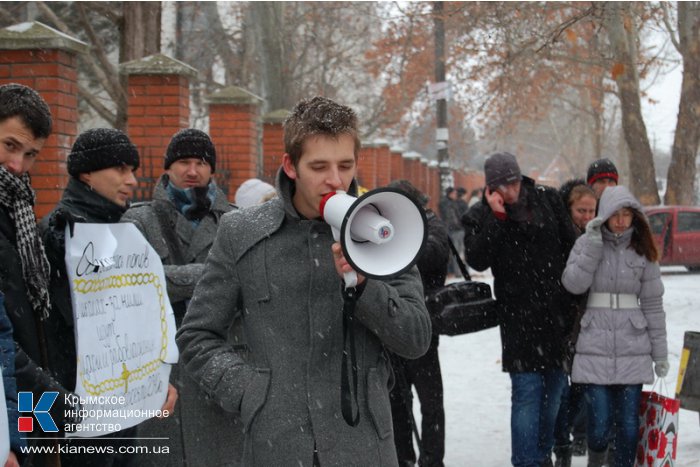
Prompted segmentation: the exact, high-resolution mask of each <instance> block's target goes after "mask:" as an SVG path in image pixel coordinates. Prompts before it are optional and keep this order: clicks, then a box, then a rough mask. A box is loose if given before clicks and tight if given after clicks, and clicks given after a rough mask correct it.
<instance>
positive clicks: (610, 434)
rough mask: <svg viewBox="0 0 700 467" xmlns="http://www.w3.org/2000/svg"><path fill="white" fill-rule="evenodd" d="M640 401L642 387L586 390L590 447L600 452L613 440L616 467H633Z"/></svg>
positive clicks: (609, 386) (595, 385)
mask: <svg viewBox="0 0 700 467" xmlns="http://www.w3.org/2000/svg"><path fill="white" fill-rule="evenodd" d="M641 398H642V385H641V384H630V385H627V384H613V385H605V386H603V385H598V384H589V385H587V387H586V404H587V406H588V447H589V449H591V450H592V451H596V452H601V451H604V450H605V449H606V448H607V447H608V440H610V439H612V442H613V446H614V451H615V457H614V459H615V464H614V465H615V467H627V466H630V467H631V466H633V465H634V458H635V455H636V453H637V441H638V438H639V403H640V400H641ZM613 428H614V430H613Z"/></svg>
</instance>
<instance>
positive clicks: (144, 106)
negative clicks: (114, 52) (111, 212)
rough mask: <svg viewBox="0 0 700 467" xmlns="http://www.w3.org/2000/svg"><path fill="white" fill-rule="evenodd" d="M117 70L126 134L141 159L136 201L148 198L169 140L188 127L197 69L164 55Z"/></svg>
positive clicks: (131, 62)
mask: <svg viewBox="0 0 700 467" xmlns="http://www.w3.org/2000/svg"><path fill="white" fill-rule="evenodd" d="M119 69H120V72H121V73H122V74H125V75H127V76H128V78H127V80H128V84H127V98H128V110H127V133H128V134H129V138H130V139H131V141H132V142H133V143H134V144H135V145H136V147H137V148H138V149H139V154H140V156H141V168H140V169H139V171H138V172H140V174H141V175H140V176H139V177H138V178H139V187H138V190H137V192H136V195H135V199H136V200H142V199H150V198H151V194H152V192H153V185H154V183H155V181H156V180H157V179H158V177H159V176H160V174H161V173H163V158H164V156H165V150H166V149H167V147H168V143H169V142H170V139H171V138H172V136H173V135H174V134H175V133H177V132H178V131H179V130H181V129H183V128H187V127H189V125H190V79H192V78H195V77H196V76H197V70H195V69H194V68H192V67H191V66H189V65H187V64H185V63H182V62H181V61H179V60H175V59H174V58H171V57H168V56H166V55H163V54H154V55H150V56H148V57H144V58H141V59H138V60H133V61H130V62H126V63H122V64H121V65H120V66H119ZM217 167H218V165H217ZM138 172H137V173H138Z"/></svg>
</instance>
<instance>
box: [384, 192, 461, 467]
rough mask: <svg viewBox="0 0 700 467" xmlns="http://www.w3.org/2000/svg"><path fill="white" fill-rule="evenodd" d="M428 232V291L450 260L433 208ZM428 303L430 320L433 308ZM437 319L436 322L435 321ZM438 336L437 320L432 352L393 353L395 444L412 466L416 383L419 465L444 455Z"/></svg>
mask: <svg viewBox="0 0 700 467" xmlns="http://www.w3.org/2000/svg"><path fill="white" fill-rule="evenodd" d="M389 186H390V187H393V188H397V189H399V190H401V191H403V192H404V193H405V194H406V196H408V197H409V198H411V199H413V200H414V201H415V202H416V203H417V204H419V205H421V206H423V207H425V205H426V204H427V202H428V197H427V196H426V195H424V194H423V193H421V192H420V190H418V189H417V188H416V187H414V186H413V185H412V184H411V183H410V182H409V181H407V180H396V181H394V182H391V183H390V184H389ZM426 218H427V219H428V237H427V239H426V241H425V246H424V247H423V249H422V250H421V253H420V255H419V256H418V263H417V266H418V271H419V272H420V276H421V281H422V282H423V291H424V293H425V296H426V297H427V296H429V295H431V294H432V293H434V292H436V291H437V290H439V289H440V288H441V287H442V286H444V285H445V277H446V276H447V263H448V261H449V260H450V246H449V243H448V241H449V240H448V236H447V227H446V226H445V224H444V223H443V222H442V221H441V220H440V219H439V218H438V217H437V216H436V215H435V213H434V212H433V211H431V210H429V209H428V210H426ZM427 306H428V311H429V312H430V314H431V321H433V319H434V317H435V316H434V313H433V310H431V309H430V306H429V305H427ZM433 323H434V321H433ZM439 339H440V335H439V334H438V326H437V325H436V324H433V336H432V339H431V341H430V347H429V348H428V351H427V352H426V353H425V355H423V356H422V357H419V358H417V359H415V360H409V359H406V358H402V357H399V356H398V355H395V354H392V355H391V364H392V367H393V368H394V376H395V379H396V382H395V383H394V387H393V389H392V390H391V415H392V420H393V424H394V443H395V444H396V454H397V456H398V459H399V465H400V466H402V467H403V466H409V465H414V464H415V462H416V454H415V451H414V450H413V433H412V430H413V429H414V428H415V427H414V426H413V424H414V423H415V420H414V419H413V416H412V414H413V404H412V401H413V395H412V390H411V387H412V386H413V387H415V388H416V393H417V394H418V399H419V400H420V410H421V430H420V432H421V438H422V439H421V442H420V448H421V449H420V457H419V459H418V465H419V466H421V467H442V466H443V462H442V461H443V458H444V457H445V409H444V405H443V388H442V372H441V371H440V359H439V356H438V344H439Z"/></svg>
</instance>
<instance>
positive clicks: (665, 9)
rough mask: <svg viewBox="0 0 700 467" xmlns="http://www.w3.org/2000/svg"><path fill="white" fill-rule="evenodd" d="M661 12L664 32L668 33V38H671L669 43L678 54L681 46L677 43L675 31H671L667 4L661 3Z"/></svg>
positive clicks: (671, 26)
mask: <svg viewBox="0 0 700 467" xmlns="http://www.w3.org/2000/svg"><path fill="white" fill-rule="evenodd" d="M661 10H662V11H663V20H664V26H665V27H666V30H667V31H668V36H669V37H670V38H671V43H673V46H674V47H675V48H676V50H677V51H678V52H679V53H680V52H681V44H680V43H679V42H678V37H677V35H676V33H677V32H676V30H675V29H673V25H672V24H671V19H670V17H669V13H668V3H667V2H661Z"/></svg>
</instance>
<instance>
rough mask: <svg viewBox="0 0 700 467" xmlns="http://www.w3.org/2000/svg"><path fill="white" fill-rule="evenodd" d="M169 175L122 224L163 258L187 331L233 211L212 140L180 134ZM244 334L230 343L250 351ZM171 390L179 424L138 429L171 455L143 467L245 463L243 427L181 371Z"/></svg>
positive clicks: (168, 155)
mask: <svg viewBox="0 0 700 467" xmlns="http://www.w3.org/2000/svg"><path fill="white" fill-rule="evenodd" d="M163 167H164V169H165V173H164V174H163V175H162V176H161V177H160V179H159V180H158V181H157V182H156V185H155V189H154V191H153V200H152V201H151V202H149V203H139V204H137V205H134V206H133V207H132V208H131V209H129V211H127V213H126V214H124V217H123V218H122V221H124V222H133V223H134V224H135V225H136V227H137V228H138V229H139V230H140V231H141V232H142V233H143V235H144V236H145V237H146V239H147V240H148V241H149V243H150V244H151V245H152V246H153V248H154V249H155V250H156V252H157V253H158V255H159V256H160V259H161V261H162V262H163V268H164V270H165V279H166V282H167V292H168V297H169V298H170V303H171V304H172V307H173V311H174V313H175V322H176V324H177V327H178V328H179V327H180V324H181V323H182V319H183V317H184V316H185V311H186V310H187V304H188V302H189V300H190V298H191V297H192V293H193V292H194V286H195V285H196V284H197V281H198V280H199V278H200V276H201V275H202V272H203V270H204V261H205V259H206V257H207V255H208V253H209V249H210V248H211V246H212V244H213V242H214V237H215V235H216V231H217V228H218V225H219V220H220V219H221V216H222V215H223V214H224V213H226V212H228V211H231V210H232V209H233V206H232V205H231V204H229V202H228V200H227V199H226V195H225V194H224V192H223V191H221V189H220V188H219V187H218V186H217V185H216V182H215V181H214V179H213V178H212V174H213V173H214V171H215V170H216V148H215V147H214V143H212V141H211V139H210V138H209V135H207V134H206V133H205V132H203V131H201V130H197V129H194V128H187V129H184V130H180V131H178V132H177V133H175V135H173V137H172V139H171V140H170V144H168V148H167V150H166V152H165V159H164V163H163ZM241 334H242V333H241V332H240V326H239V325H238V324H236V325H234V327H233V328H232V334H231V336H230V339H229V343H230V344H231V345H233V346H239V347H242V338H241V337H240V335H241ZM170 382H171V384H173V385H175V386H176V387H177V388H178V391H179V396H180V397H179V399H178V404H177V407H176V409H175V413H174V414H173V416H172V417H170V418H169V419H167V420H154V419H152V420H147V421H145V422H144V423H142V424H140V425H139V426H138V428H137V430H138V435H139V438H141V439H140V440H139V444H142V445H149V446H155V445H157V444H158V443H161V442H160V441H157V442H155V443H154V442H152V441H147V440H145V439H144V438H153V437H166V438H169V440H168V441H167V444H168V446H169V448H170V452H169V454H163V453H160V454H158V455H154V454H151V455H143V456H141V457H140V458H139V465H140V466H158V467H162V466H181V465H183V464H189V465H199V464H207V465H229V464H230V463H231V462H232V459H238V458H240V456H241V453H242V448H243V429H242V427H241V425H240V421H239V419H238V418H237V417H231V416H228V415H225V414H224V413H223V412H222V411H221V409H220V408H219V407H218V406H216V405H215V404H213V403H211V402H210V401H209V400H208V398H207V397H206V396H205V394H204V393H203V392H202V391H201V390H200V389H199V386H198V385H197V384H196V382H195V381H194V380H193V379H192V378H190V377H189V376H187V375H185V374H184V372H183V371H182V369H181V367H180V365H178V366H176V367H175V368H173V372H172V373H171V375H170ZM202 440H207V442H206V443H203V442H202ZM149 443H151V444H149ZM161 444H162V443H161ZM211 446H216V447H217V449H215V450H213V449H211ZM150 451H151V452H153V450H152V449H151V450H150Z"/></svg>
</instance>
